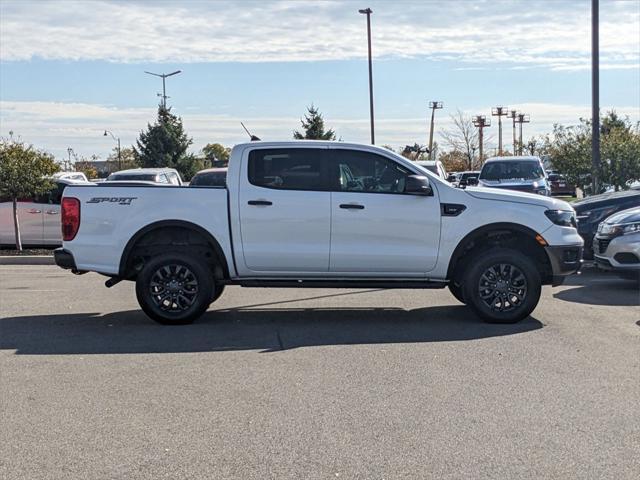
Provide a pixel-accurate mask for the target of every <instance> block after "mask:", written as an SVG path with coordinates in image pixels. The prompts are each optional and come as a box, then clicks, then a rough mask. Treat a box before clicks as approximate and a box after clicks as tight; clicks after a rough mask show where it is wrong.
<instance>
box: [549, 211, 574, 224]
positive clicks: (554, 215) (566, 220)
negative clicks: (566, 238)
mask: <svg viewBox="0 0 640 480" xmlns="http://www.w3.org/2000/svg"><path fill="white" fill-rule="evenodd" d="M544 214H545V215H546V216H547V218H548V219H549V220H551V221H552V222H553V223H555V224H556V225H560V226H561V227H573V228H576V225H577V223H576V212H574V211H573V210H547V211H545V212H544Z"/></svg>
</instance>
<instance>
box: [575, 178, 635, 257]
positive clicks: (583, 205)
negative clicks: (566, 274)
mask: <svg viewBox="0 0 640 480" xmlns="http://www.w3.org/2000/svg"><path fill="white" fill-rule="evenodd" d="M572 205H573V208H574V209H575V211H576V215H577V217H578V233H579V234H580V235H581V236H582V238H583V239H584V245H585V248H584V258H586V259H589V260H590V259H593V237H594V235H595V234H596V231H597V230H598V225H599V224H600V222H602V221H603V220H604V219H606V218H607V217H609V216H610V215H613V214H614V213H617V212H620V211H622V210H626V209H628V208H634V207H640V191H639V190H626V191H622V192H609V193H602V194H600V195H593V196H591V197H587V198H585V199H583V200H579V201H577V202H574V203H573V204H572Z"/></svg>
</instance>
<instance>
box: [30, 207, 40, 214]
mask: <svg viewBox="0 0 640 480" xmlns="http://www.w3.org/2000/svg"><path fill="white" fill-rule="evenodd" d="M27 213H42V210H38V209H37V208H32V209H30V210H27Z"/></svg>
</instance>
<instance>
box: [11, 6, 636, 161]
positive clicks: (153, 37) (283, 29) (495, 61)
mask: <svg viewBox="0 0 640 480" xmlns="http://www.w3.org/2000/svg"><path fill="white" fill-rule="evenodd" d="M590 5H591V2H590V0H575V1H574V0H449V1H435V0H419V1H418V0H416V1H412V0H395V1H382V0H380V1H376V0H361V1H360V0H358V1H356V0H344V1H338V0H332V1H301V0H300V1H268V0H262V1H250V0H245V1H239V0H236V1H222V0H210V1H204V0H202V1H188V0H184V1H177V0H173V1H151V0H149V1H141V0H130V1H115V0H84V1H72V0H40V1H34V0H0V136H2V137H5V138H6V137H9V135H10V132H13V133H12V134H13V137H14V138H20V139H21V140H23V141H25V142H27V143H30V144H33V145H34V146H36V147H38V148H42V149H44V150H46V151H49V152H51V153H53V154H54V155H55V156H56V157H57V158H59V159H62V158H66V156H67V149H68V148H69V147H71V148H72V149H73V151H74V152H75V153H76V154H77V155H78V156H79V157H82V156H84V157H90V156H91V155H97V156H99V157H100V158H106V156H107V155H108V154H109V153H110V151H111V150H112V149H113V147H114V145H115V142H114V140H113V139H112V138H111V137H105V136H104V135H103V133H104V130H105V129H107V130H109V131H111V132H113V134H114V135H116V136H117V137H120V138H121V141H122V146H123V147H124V146H128V145H131V144H132V143H134V142H135V139H136V138H137V136H138V135H139V133H140V131H141V130H143V129H145V128H146V126H147V123H149V122H153V121H154V119H155V115H156V110H157V105H158V102H159V98H158V96H157V94H158V92H161V91H162V84H161V80H160V79H159V78H156V77H153V76H150V75H147V74H145V73H144V72H145V70H147V71H152V72H158V73H161V72H172V71H174V70H178V69H179V70H181V71H182V73H181V74H179V75H176V76H173V77H170V78H168V79H167V95H169V96H170V98H169V99H168V104H169V105H170V106H171V107H172V112H173V113H175V114H176V115H178V116H180V117H181V118H182V119H183V122H184V126H185V129H186V131H187V133H188V134H189V135H190V136H191V137H193V145H192V151H194V152H198V151H199V150H200V149H201V148H202V147H203V146H204V145H205V144H207V143H214V142H219V143H222V144H224V145H228V146H232V145H234V144H236V143H240V142H244V141H246V140H247V139H248V137H247V135H246V133H245V132H244V130H243V129H242V127H241V125H240V122H241V121H242V122H244V123H245V125H247V127H248V128H249V129H250V130H251V132H252V133H253V134H255V135H258V136H259V137H261V138H262V139H264V140H288V139H291V137H292V132H293V131H294V130H296V129H299V128H300V117H301V116H302V115H303V114H304V113H305V110H306V107H307V106H308V105H310V104H312V103H313V104H314V105H315V106H316V107H318V108H319V109H320V111H321V112H322V114H323V116H324V119H325V124H326V126H327V128H333V129H335V130H336V133H337V135H338V136H339V137H340V138H341V139H342V140H344V141H353V142H363V143H367V142H368V141H369V101H368V70H367V37H366V18H365V16H364V15H360V14H359V13H358V9H360V8H365V7H370V8H371V9H372V10H373V14H372V15H371V27H372V44H373V47H372V49H373V83H374V96H375V121H376V143H378V144H388V145H391V146H393V147H394V148H399V147H402V146H404V145H406V144H413V143H416V142H417V143H420V144H426V143H427V142H428V133H429V132H428V116H429V111H428V102H429V101H430V100H438V101H442V102H443V103H444V109H442V110H438V111H437V113H436V129H435V135H434V138H435V140H436V141H439V140H440V142H441V143H442V140H441V139H440V136H439V133H438V132H439V131H443V130H445V129H449V128H451V118H450V115H451V114H453V113H455V112H456V111H457V110H458V109H459V110H461V111H463V112H464V113H465V114H466V115H478V114H481V115H487V116H489V115H490V113H491V107H492V106H497V105H504V106H508V107H509V108H511V109H516V110H519V111H522V112H524V113H528V114H529V115H530V119H531V123H529V124H525V125H524V137H525V138H529V137H531V136H534V135H541V134H544V133H547V132H550V131H551V129H552V128H553V124H554V123H563V124H566V125H568V124H576V123H578V122H579V118H580V117H590V108H591V107H590V101H591V71H590V62H591V59H590V53H591V36H590V21H591V20H590V19H591V17H590ZM600 63H601V73H600V77H601V78H600V82H601V86H600V103H601V107H602V109H603V110H610V109H615V110H616V111H617V112H618V113H619V114H622V115H627V116H629V118H630V119H631V120H632V121H638V120H640V0H622V1H614V0H600ZM496 120H497V119H496V118H493V119H492V126H491V127H490V128H489V129H488V131H487V134H488V136H489V137H490V140H489V145H488V148H489V149H491V147H492V146H495V144H496V143H497V121H496ZM505 128H506V130H505V134H504V135H505V143H508V139H509V138H510V129H509V128H508V126H506V127H505Z"/></svg>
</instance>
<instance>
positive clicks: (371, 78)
mask: <svg viewBox="0 0 640 480" xmlns="http://www.w3.org/2000/svg"><path fill="white" fill-rule="evenodd" d="M358 12H359V13H362V14H363V15H366V16H367V45H368V47H369V117H370V120H371V145H375V143H376V140H375V133H374V124H373V64H372V61H371V14H372V13H373V10H371V9H370V8H365V9H362V10H358Z"/></svg>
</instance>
